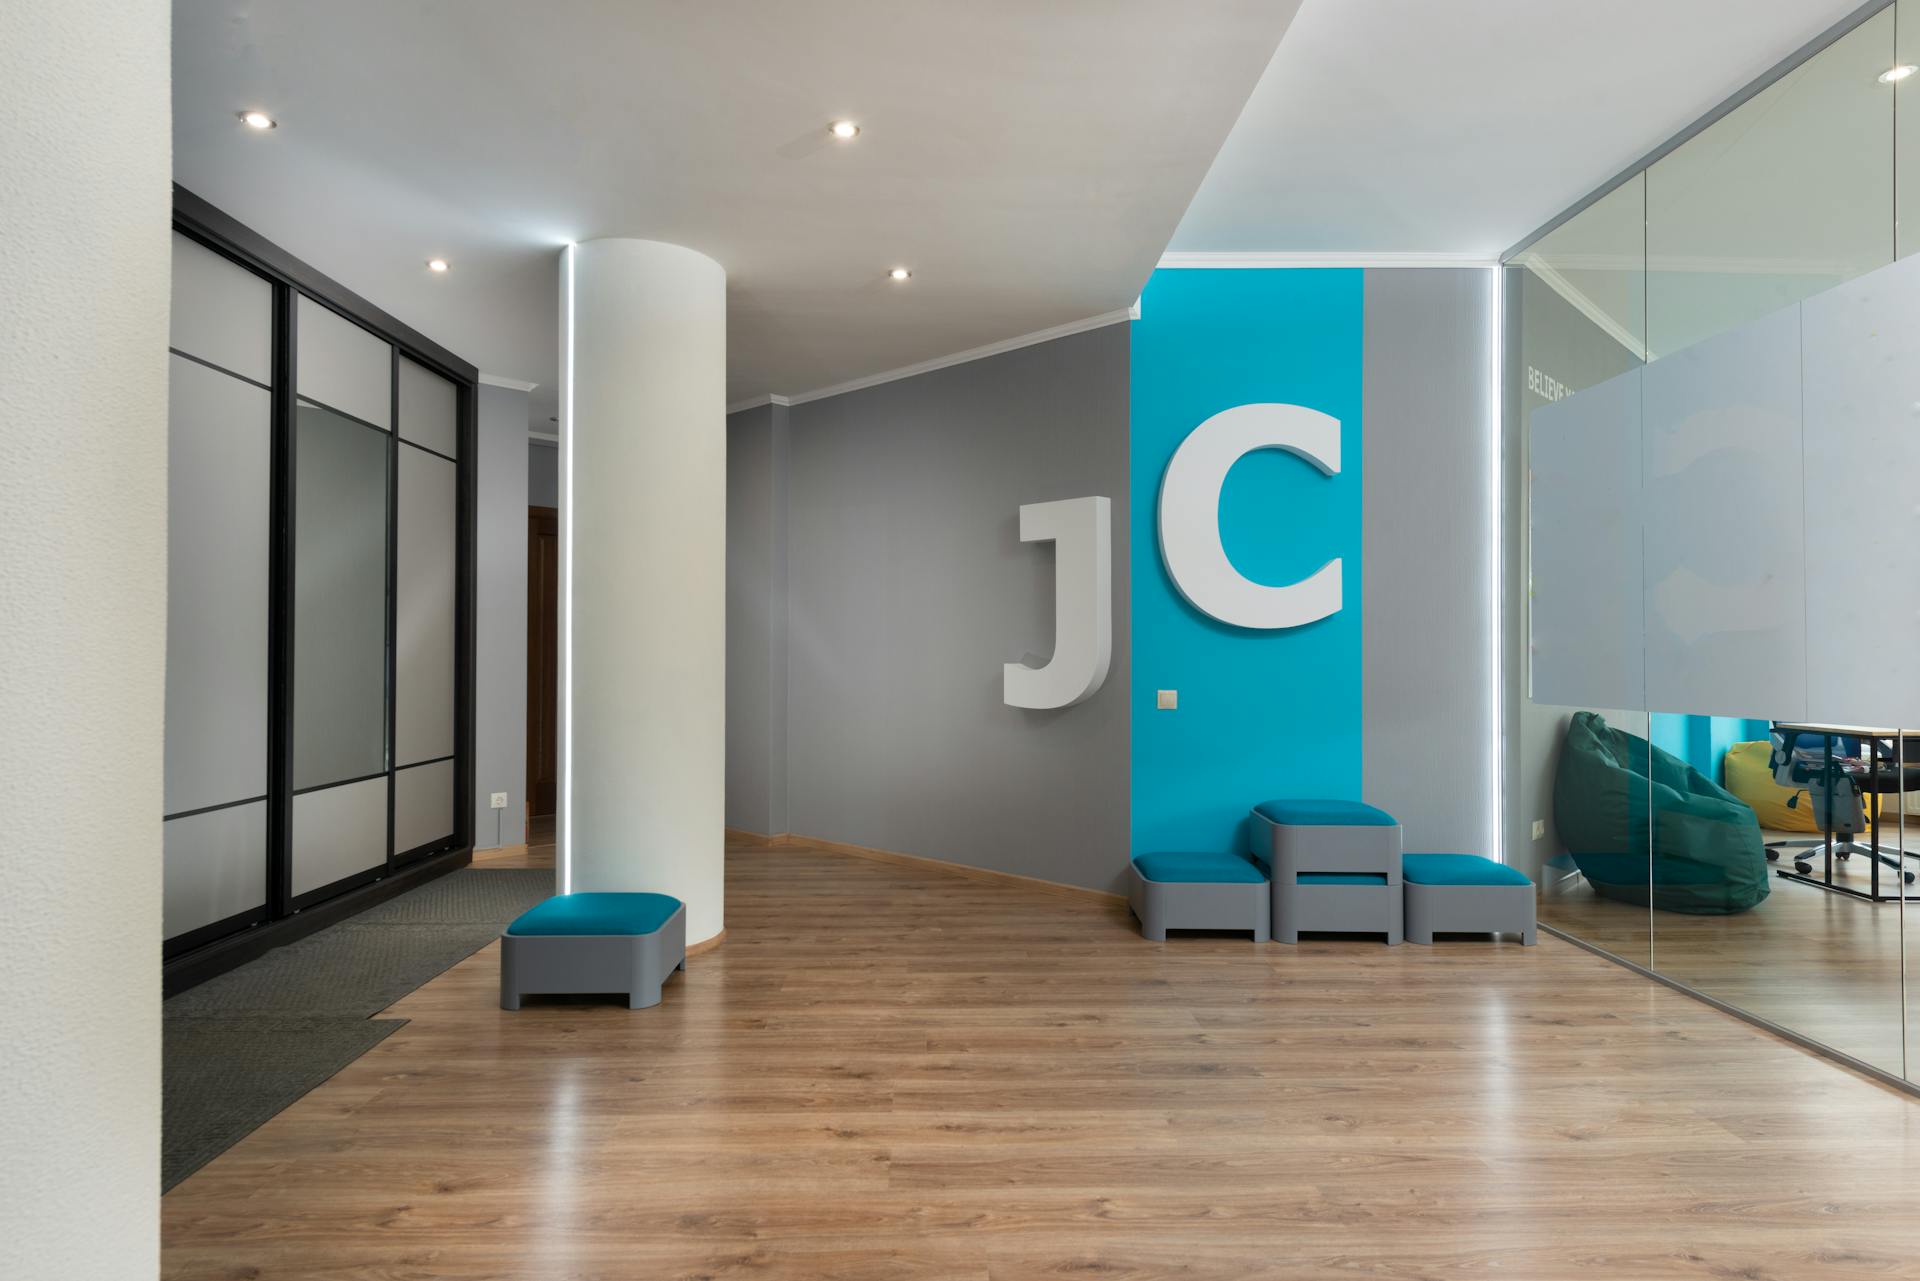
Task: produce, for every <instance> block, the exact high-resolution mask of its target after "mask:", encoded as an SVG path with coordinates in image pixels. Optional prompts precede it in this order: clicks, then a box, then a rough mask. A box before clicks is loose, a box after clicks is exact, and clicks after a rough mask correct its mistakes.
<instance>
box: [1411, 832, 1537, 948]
mask: <svg viewBox="0 0 1920 1281" xmlns="http://www.w3.org/2000/svg"><path fill="white" fill-rule="evenodd" d="M1400 865H1401V871H1402V875H1403V877H1404V879H1405V881H1406V905H1407V942H1409V943H1431V942H1433V936H1434V935H1435V934H1518V935H1519V936H1520V941H1521V942H1522V943H1524V944H1526V945H1527V946H1528V947H1532V946H1533V943H1534V938H1535V932H1534V889H1533V882H1532V881H1530V880H1528V879H1527V877H1526V874H1525V873H1524V872H1521V871H1518V870H1517V869H1515V868H1511V867H1508V866H1506V865H1505V864H1504V863H1496V862H1494V861H1493V860H1492V859H1490V858H1482V857H1481V856H1480V855H1478V854H1408V855H1406V856H1405V857H1403V858H1402V859H1401V860H1400Z"/></svg>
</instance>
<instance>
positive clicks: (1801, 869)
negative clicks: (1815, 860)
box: [1793, 863, 1813, 876]
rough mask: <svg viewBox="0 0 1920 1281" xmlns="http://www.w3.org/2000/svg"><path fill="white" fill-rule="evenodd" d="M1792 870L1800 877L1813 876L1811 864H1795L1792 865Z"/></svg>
mask: <svg viewBox="0 0 1920 1281" xmlns="http://www.w3.org/2000/svg"><path fill="white" fill-rule="evenodd" d="M1793 870H1794V871H1796V872H1798V873H1800V875H1802V876H1812V875H1813V864H1811V863H1795V864H1794V865H1793Z"/></svg>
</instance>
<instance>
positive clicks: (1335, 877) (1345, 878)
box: [1293, 872, 1387, 885]
mask: <svg viewBox="0 0 1920 1281" xmlns="http://www.w3.org/2000/svg"><path fill="white" fill-rule="evenodd" d="M1293 883H1294V884H1295V885H1385V884H1386V883H1387V874H1386V873H1385V872H1302V873H1300V875H1298V876H1296V877H1294V878H1293Z"/></svg>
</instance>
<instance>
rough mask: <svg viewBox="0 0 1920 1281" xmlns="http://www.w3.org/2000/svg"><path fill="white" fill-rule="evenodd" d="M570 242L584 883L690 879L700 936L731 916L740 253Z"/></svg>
mask: <svg viewBox="0 0 1920 1281" xmlns="http://www.w3.org/2000/svg"><path fill="white" fill-rule="evenodd" d="M569 252H570V257H571V265H569V263H568V261H567V259H566V258H563V259H562V263H561V289H562V291H563V293H562V303H561V305H562V320H561V342H562V345H563V348H564V347H565V346H566V345H567V343H568V341H569V338H570V339H571V347H572V350H571V355H570V357H569V353H568V352H567V351H565V350H563V351H562V362H563V373H562V375H561V376H562V377H563V378H569V377H570V378H571V387H570V388H565V387H563V388H562V392H561V405H562V407H563V412H566V406H568V405H569V403H570V404H571V416H570V420H569V421H568V422H567V423H565V424H564V426H563V429H562V433H561V434H562V436H563V438H564V439H565V440H566V442H567V444H566V445H565V446H564V447H563V449H564V450H565V451H570V452H571V454H572V459H571V461H570V462H569V460H568V458H567V457H566V456H565V454H564V453H563V456H562V458H561V481H560V484H561V510H562V517H563V519H562V522H561V529H562V534H561V537H562V540H563V541H562V561H563V573H564V572H565V571H564V566H565V563H566V561H567V559H568V558H569V557H570V558H571V564H572V580H571V599H572V606H571V615H570V621H569V614H568V608H567V605H566V604H565V602H564V601H563V603H562V609H561V618H562V622H561V625H562V627H563V628H565V629H567V630H568V636H567V638H566V639H563V642H562V661H563V663H564V664H566V667H565V670H563V671H562V673H561V681H562V684H563V686H570V687H571V690H572V693H571V696H570V697H569V696H567V695H565V694H563V696H562V700H561V703H562V714H563V717H569V716H570V717H571V725H570V726H567V725H564V724H563V728H562V744H563V746H562V749H561V750H562V761H563V773H562V793H563V794H562V797H561V801H560V807H561V826H562V832H563V840H564V841H565V842H566V847H567V850H568V851H569V853H568V854H567V857H569V858H570V859H571V864H572V879H571V882H570V888H572V889H574V890H653V891H658V892H660V893H665V894H672V895H674V896H676V897H677V898H679V899H681V900H682V901H684V902H685V903H686V905H687V940H688V942H690V943H691V942H700V941H702V940H705V939H708V938H711V937H712V936H714V935H716V934H718V933H719V932H720V930H721V929H722V928H723V925H724V922H725V912H724V903H723V895H724V885H725V861H724V849H723V827H724V824H725V821H726V743H725V739H726V693H727V691H726V641H727V638H726V621H727V605H726V581H727V560H726V538H727V526H726V520H727V472H726V469H727V435H726V431H727V428H726V273H725V272H723V271H722V270H721V269H720V266H719V264H718V263H716V262H714V261H713V260H712V259H711V258H707V257H705V256H704V255H701V254H698V253H695V252H694V251H692V250H690V249H683V248H680V247H679V246H677V245H669V244H662V243H660V242H659V241H652V240H594V241H588V242H587V243H585V244H582V245H578V246H576V247H574V248H573V249H572V250H571V251H569ZM569 281H570V282H571V286H570V287H571V292H572V305H571V308H570V309H569V308H568V305H567V299H566V291H567V290H568V289H569ZM569 366H570V373H568V372H565V371H566V370H567V369H568V367H569ZM569 475H570V476H571V480H569ZM569 485H571V488H570V489H569ZM563 590H564V585H563ZM569 776H570V778H571V783H570V790H571V799H570V800H569V797H568V795H567V794H566V793H567V792H568V790H569V784H568V782H567V779H568V777H569Z"/></svg>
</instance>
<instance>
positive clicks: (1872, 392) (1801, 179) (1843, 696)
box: [1507, 0, 1920, 1080]
mask: <svg viewBox="0 0 1920 1281" xmlns="http://www.w3.org/2000/svg"><path fill="white" fill-rule="evenodd" d="M1902 5H1903V6H1907V5H1911V6H1920V0H1902ZM1913 26H1914V27H1920V14H1917V15H1916V19H1915V22H1914V24H1913ZM1896 36H1897V39H1898V42H1899V43H1898V45H1896ZM1909 64H1920V31H1914V30H1911V29H1901V30H1900V31H1899V32H1898V33H1896V9H1895V7H1894V6H1892V5H1889V6H1888V7H1886V8H1884V9H1882V10H1880V11H1879V12H1877V13H1874V14H1872V15H1870V16H1867V17H1866V18H1864V19H1863V20H1862V21H1860V22H1859V23H1858V24H1856V25H1855V26H1854V27H1853V28H1852V29H1851V30H1849V31H1848V32H1846V33H1845V34H1843V35H1842V36H1840V37H1839V38H1838V39H1836V40H1834V41H1833V42H1832V43H1831V44H1829V45H1828V46H1827V47H1826V48H1824V49H1823V50H1821V51H1820V52H1818V53H1817V54H1815V55H1814V56H1812V57H1811V58H1809V59H1808V60H1806V61H1805V62H1803V63H1802V64H1800V65H1799V66H1798V67H1797V68H1795V69H1793V70H1792V71H1790V72H1789V73H1787V74H1786V75H1785V76H1783V77H1781V78H1780V79H1779V80H1777V81H1776V82H1774V83H1773V84H1771V85H1769V86H1767V87H1765V88H1763V89H1762V90H1761V91H1759V92H1758V93H1757V94H1755V95H1754V96H1753V97H1752V98H1750V99H1748V100H1747V101H1746V102H1744V103H1742V104H1741V105H1740V106H1739V107H1737V108H1735V109H1734V110H1732V111H1730V112H1729V113H1728V114H1727V115H1726V116H1724V117H1722V118H1721V119H1720V120H1718V121H1716V122H1714V123H1713V124H1711V125H1709V126H1707V127H1706V128H1705V129H1703V130H1702V131H1701V132H1699V133H1698V134H1696V135H1695V136H1693V137H1692V138H1690V139H1688V140H1686V141H1685V142H1682V143H1680V144H1679V145H1677V146H1676V147H1675V148H1674V149H1673V150H1671V151H1670V152H1668V153H1667V154H1666V155H1665V156H1663V157H1661V158H1660V159H1659V160H1657V161H1656V162H1655V163H1654V164H1653V165H1652V166H1650V167H1649V168H1648V169H1646V170H1644V171H1642V172H1640V173H1636V174H1634V175H1632V176H1631V177H1630V178H1629V179H1628V180H1627V181H1625V182H1623V183H1621V184H1620V185H1619V186H1617V187H1616V188H1614V189H1613V190H1612V191H1610V192H1608V193H1607V194H1606V195H1605V196H1604V197H1602V198H1601V199H1599V200H1596V201H1595V202H1594V203H1593V204H1591V205H1589V206H1588V207H1587V208H1585V209H1583V210H1582V211H1581V212H1580V213H1579V214H1577V215H1576V216H1574V217H1573V218H1571V219H1569V220H1568V221H1567V222H1566V223H1564V224H1563V225H1561V226H1559V227H1557V228H1555V229H1554V230H1553V231H1552V232H1550V233H1549V234H1548V235H1546V236H1543V237H1541V238H1540V239H1539V240H1538V241H1536V242H1534V243H1533V244H1531V245H1529V246H1528V247H1527V248H1526V249H1525V250H1523V251H1521V252H1519V253H1516V254H1515V255H1513V256H1512V257H1511V258H1510V259H1509V261H1508V267H1509V289H1508V293H1507V297H1508V300H1509V304H1508V305H1509V310H1508V324H1509V325H1510V326H1511V327H1512V330H1511V334H1510V339H1509V342H1510V345H1509V348H1508V350H1509V352H1510V353H1513V354H1514V356H1515V359H1514V360H1513V361H1512V362H1511V365H1517V366H1518V367H1517V368H1514V367H1510V371H1509V378H1510V386H1509V394H1510V395H1511V396H1512V397H1513V400H1512V402H1511V403H1512V404H1513V407H1514V410H1515V413H1516V418H1517V429H1518V446H1519V449H1518V452H1519V455H1520V465H1521V467H1522V469H1523V470H1522V476H1523V482H1522V489H1521V494H1522V498H1521V504H1522V511H1523V516H1524V519H1522V520H1520V521H1517V522H1512V523H1510V525H1509V528H1517V530H1519V531H1523V532H1524V534H1525V536H1526V538H1527V540H1528V541H1527V544H1526V546H1525V548H1524V549H1522V550H1521V551H1520V558H1521V560H1522V564H1523V569H1524V572H1523V575H1522V577H1521V578H1520V580H1519V582H1520V583H1521V584H1522V586H1523V588H1524V590H1523V591H1520V592H1517V593H1514V594H1513V595H1512V596H1511V597H1510V600H1512V602H1513V607H1514V608H1516V609H1517V610H1518V611H1519V612H1520V613H1522V614H1523V615H1524V626H1525V635H1526V637H1527V641H1528V648H1527V652H1526V664H1527V665H1526V669H1525V672H1524V673H1523V677H1524V684H1523V687H1522V688H1523V690H1524V697H1523V698H1522V699H1521V700H1520V705H1519V706H1518V707H1516V708H1514V709H1512V713H1511V719H1510V721H1509V725H1508V734H1509V736H1510V742H1513V743H1516V744H1517V745H1516V746H1514V747H1512V748H1511V749H1510V756H1509V759H1510V762H1511V764H1510V773H1509V777H1508V780H1507V796H1508V798H1509V805H1510V811H1509V814H1508V826H1507V849H1508V858H1509V861H1511V862H1513V863H1515V864H1516V865H1518V866H1520V867H1521V868H1522V869H1523V870H1525V871H1527V872H1528V873H1529V874H1530V875H1533V876H1534V877H1535V878H1536V880H1537V881H1538V883H1539V886H1540V894H1541V899H1540V920H1541V923H1542V924H1544V925H1548V926H1549V927H1552V928H1557V929H1559V930H1561V931H1562V932H1564V933H1566V934H1568V935H1570V936H1572V937H1575V938H1577V939H1580V940H1582V941H1584V942H1588V943H1590V944H1593V945H1595V946H1598V947H1600V948H1602V949H1604V950H1606V951H1608V952H1610V953H1613V954H1615V955H1617V956H1619V957H1621V958H1622V959H1625V960H1629V961H1632V962H1635V963H1638V964H1641V965H1649V966H1650V967H1651V968H1653V969H1654V970H1655V971H1656V972H1657V973H1659V974H1660V975H1662V976H1663V977H1668V978H1672V979H1674V980H1676V981H1677V982H1680V983H1682V984H1684V985H1686V986H1687V987H1690V988H1692V989H1694V990H1696V991H1699V992H1701V993H1703V994H1705V995H1708V996H1711V997H1713V998H1715V999H1718V1000H1721V1001H1724V1002H1727V1003H1728V1004H1730V1005H1733V1006H1735V1007H1738V1008H1740V1009H1742V1010H1744V1011H1747V1012H1749V1013H1751V1014H1754V1015H1757V1016H1759V1017H1761V1018H1763V1019H1766V1020H1769V1021H1771V1022H1773V1023H1776V1024H1778V1025H1780V1026H1782V1027H1784V1028H1786V1029H1788V1030H1790V1031H1793V1032H1796V1033H1798V1034H1800V1035H1803V1036H1806V1037H1809V1038H1811V1039H1813V1040H1815V1041H1818V1042H1820V1043H1822V1044H1824V1045H1827V1046H1830V1047H1832V1048H1833V1049H1835V1050H1838V1051H1839V1052H1841V1053H1843V1054H1845V1055H1848V1056H1850V1057H1852V1058H1854V1059H1856V1060H1859V1061H1861V1062H1863V1063H1865V1064H1867V1065H1869V1066H1871V1067H1873V1068H1876V1069H1878V1070H1881V1071H1884V1072H1887V1073H1890V1074H1894V1075H1899V1074H1905V1075H1907V1076H1908V1078H1909V1079H1915V1080H1920V1039H1916V1040H1914V1041H1913V1042H1912V1043H1909V1037H1910V1036H1912V1035H1913V1034H1911V1033H1909V1032H1908V1030H1907V1028H1908V1026H1909V1025H1915V1024H1920V982H1917V983H1915V984H1914V985H1913V988H1914V990H1913V991H1909V990H1908V987H1907V985H1906V984H1905V981H1904V977H1903V966H1902V960H1903V957H1902V954H1901V949H1902V947H1903V946H1904V942H1903V939H1904V931H1903V928H1902V926H1903V913H1904V910H1905V904H1906V900H1907V896H1908V895H1910V894H1914V893H1915V892H1916V891H1915V889H1914V888H1913V887H1912V885H1911V883H1910V882H1909V881H1908V880H1907V878H1908V877H1909V876H1911V875H1913V874H1914V873H1915V872H1916V871H1920V830H1916V831H1915V832H1914V833H1913V834H1910V833H1909V829H1910V828H1912V829H1920V822H1916V821H1915V820H1916V819H1920V815H1916V814H1915V812H1914V809H1913V806H1914V804H1915V802H1914V801H1913V800H1911V799H1909V796H1910V793H1912V792H1915V791H1920V738H1915V739H1912V740H1911V741H1909V740H1908V739H1907V738H1905V736H1903V735H1902V734H1901V733H1900V732H1899V728H1898V727H1900V726H1903V725H1904V726H1908V727H1912V726H1915V725H1920V658H1916V657H1915V656H1914V655H1913V654H1912V652H1911V650H1910V648H1909V647H1907V646H1906V645H1905V644H1904V643H1900V642H1898V641H1897V640H1895V639H1894V638H1895V637H1898V636H1904V634H1905V630H1910V629H1905V628H1904V625H1905V623H1906V622H1907V621H1908V620H1911V619H1912V618H1913V617H1915V616H1916V611H1920V564H1917V563H1916V560H1917V558H1920V503H1916V502H1915V500H1914V497H1913V488H1914V486H1915V485H1916V484H1920V431H1916V430H1915V422H1916V419H1915V413H1916V411H1915V408H1914V407H1915V406H1916V405H1920V257H1916V258H1915V259H1913V260H1912V261H1911V263H1909V262H1904V261H1902V262H1896V261H1895V259H1896V248H1897V250H1898V253H1899V254H1901V255H1904V254H1906V253H1908V252H1910V251H1911V250H1912V249H1913V248H1914V247H1916V245H1920V231H1914V230H1911V229H1909V228H1906V227H1900V226H1898V224H1897V223H1896V219H1895V216H1894V214H1895V206H1896V198H1898V202H1899V206H1900V208H1901V210H1902V211H1903V212H1904V210H1905V209H1906V208H1908V207H1920V154H1917V155H1916V162H1915V164H1913V165H1906V164H1896V160H1897V159H1904V156H1905V155H1906V154H1907V153H1908V152H1910V151H1912V150H1913V149H1914V148H1920V141H1916V140H1920V105H1916V102H1920V99H1915V95H1920V76H1915V77H1914V78H1913V79H1910V80H1909V79H1903V78H1902V77H1901V76H1900V75H1899V74H1898V73H1897V71H1896V69H1897V68H1899V67H1902V66H1905V65H1909ZM1889 72H1895V74H1893V75H1888V73H1889ZM1910 99H1914V101H1910ZM1909 112H1912V113H1913V115H1914V120H1913V122H1912V125H1913V127H1912V128H1910V129H1908V130H1905V131H1896V128H1895V123H1896V120H1895V117H1896V114H1898V115H1899V116H1901V117H1903V118H1904V117H1905V116H1906V115H1907V114H1908V113H1909ZM1896 133H1898V138H1899V142H1898V152H1899V154H1898V155H1896ZM1910 191H1911V192H1914V193H1916V194H1915V195H1914V196H1913V198H1912V199H1909V198H1908V193H1909V192H1910ZM1901 221H1912V222H1914V223H1915V224H1916V225H1917V226H1920V219H1903V220H1901ZM1636 236H1638V237H1639V243H1638V244H1636V243H1635V239H1636ZM1903 629H1904V630H1903ZM1910 849H1911V850H1912V852H1911V853H1910V852H1909V851H1910ZM1916 919H1920V918H1916ZM1916 933H1920V930H1917V931H1916ZM1915 973H1916V974H1917V975H1920V967H1916V970H1915ZM1909 1002H1912V1003H1913V1004H1914V1009H1913V1010H1912V1011H1908V1010H1907V1009H1906V1008H1905V1006H1906V1004H1907V1003H1909ZM1908 1013H1913V1014H1914V1015H1915V1016H1916V1017H1914V1018H1911V1019H1909V1018H1906V1017H1904V1016H1905V1015H1906V1014H1908Z"/></svg>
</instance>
